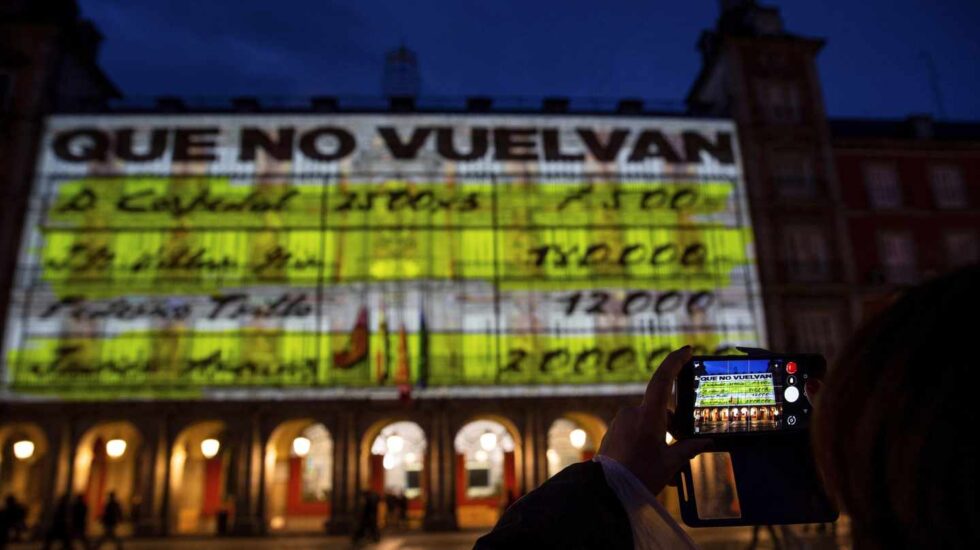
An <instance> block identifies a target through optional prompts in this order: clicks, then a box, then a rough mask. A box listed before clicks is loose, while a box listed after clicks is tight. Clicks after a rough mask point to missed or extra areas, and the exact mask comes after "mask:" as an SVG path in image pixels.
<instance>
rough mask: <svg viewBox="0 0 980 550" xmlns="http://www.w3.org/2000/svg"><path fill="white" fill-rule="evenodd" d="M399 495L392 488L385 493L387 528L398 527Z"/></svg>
mask: <svg viewBox="0 0 980 550" xmlns="http://www.w3.org/2000/svg"><path fill="white" fill-rule="evenodd" d="M398 508H399V506H398V495H396V494H395V492H394V491H393V490H391V489H390V488H389V489H388V490H387V491H385V527H388V528H397V527H398Z"/></svg>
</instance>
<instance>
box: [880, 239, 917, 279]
mask: <svg viewBox="0 0 980 550" xmlns="http://www.w3.org/2000/svg"><path fill="white" fill-rule="evenodd" d="M878 257H879V258H880V259H881V263H882V265H883V266H884V268H885V270H884V271H885V278H886V279H887V280H888V282H892V283H912V282H915V278H916V254H915V241H914V240H913V239H912V235H911V234H909V233H907V232H904V231H886V232H882V233H881V234H880V235H879V236H878Z"/></svg>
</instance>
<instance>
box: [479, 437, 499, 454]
mask: <svg viewBox="0 0 980 550" xmlns="http://www.w3.org/2000/svg"><path fill="white" fill-rule="evenodd" d="M480 448H481V449H483V450H484V451H487V452H490V451H492V450H494V449H496V448H497V434H495V433H493V432H485V433H484V434H483V435H481V436H480Z"/></svg>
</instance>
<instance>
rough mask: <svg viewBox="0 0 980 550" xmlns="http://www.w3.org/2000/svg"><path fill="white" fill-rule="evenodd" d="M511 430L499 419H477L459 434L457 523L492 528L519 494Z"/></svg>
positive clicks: (456, 442) (461, 525) (457, 441)
mask: <svg viewBox="0 0 980 550" xmlns="http://www.w3.org/2000/svg"><path fill="white" fill-rule="evenodd" d="M516 437H517V436H516V432H515V433H512V432H511V430H508V429H507V427H505V426H504V424H502V423H501V422H498V421H496V420H489V419H481V420H474V421H472V422H470V423H468V424H466V425H465V426H463V427H462V428H461V429H460V430H459V432H458V433H457V434H456V439H455V441H454V446H455V449H456V468H455V470H456V522H457V523H458V525H459V526H460V527H462V528H467V527H492V526H493V525H494V524H495V523H497V519H498V518H499V517H500V514H501V511H502V510H503V509H504V508H506V507H507V505H508V504H509V503H510V502H512V501H513V500H515V499H516V498H517V497H518V485H517V462H516V458H515V448H514V440H515V439H516Z"/></svg>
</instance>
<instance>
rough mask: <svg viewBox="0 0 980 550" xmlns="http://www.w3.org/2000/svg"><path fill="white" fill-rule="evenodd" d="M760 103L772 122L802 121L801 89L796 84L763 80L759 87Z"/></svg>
mask: <svg viewBox="0 0 980 550" xmlns="http://www.w3.org/2000/svg"><path fill="white" fill-rule="evenodd" d="M759 103H760V105H762V109H763V110H764V111H765V113H766V118H767V119H768V120H769V121H770V122H799V121H800V118H801V109H800V91H799V88H798V87H797V86H796V85H795V84H791V83H789V82H779V81H771V80H764V81H762V82H761V83H760V88H759Z"/></svg>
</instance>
